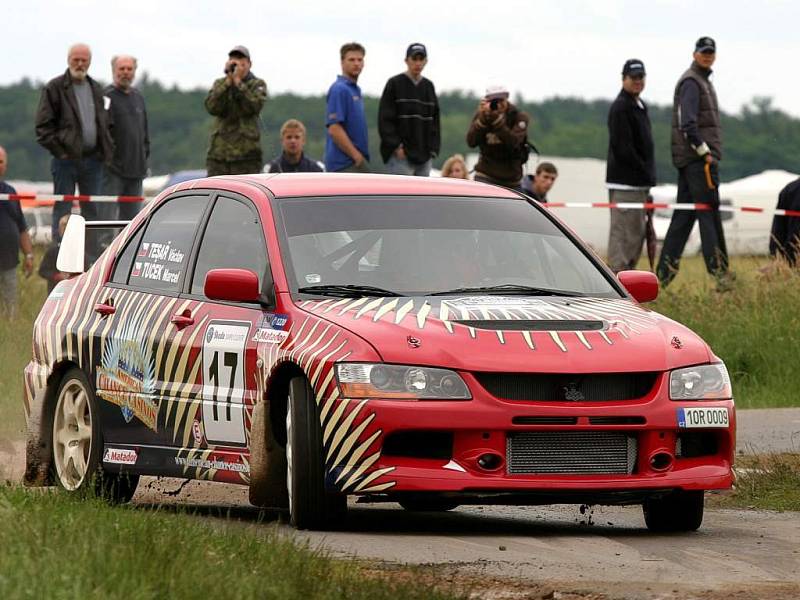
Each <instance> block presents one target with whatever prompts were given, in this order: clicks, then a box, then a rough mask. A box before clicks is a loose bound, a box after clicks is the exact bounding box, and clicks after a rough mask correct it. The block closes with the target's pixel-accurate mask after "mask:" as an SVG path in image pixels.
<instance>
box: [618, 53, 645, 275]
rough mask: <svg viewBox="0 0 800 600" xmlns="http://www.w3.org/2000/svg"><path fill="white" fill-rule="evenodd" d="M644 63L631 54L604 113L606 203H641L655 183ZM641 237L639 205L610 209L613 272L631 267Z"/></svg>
mask: <svg viewBox="0 0 800 600" xmlns="http://www.w3.org/2000/svg"><path fill="white" fill-rule="evenodd" d="M645 76H646V73H645V69H644V63H643V62H642V61H641V60H639V59H636V58H632V59H630V60H627V61H625V64H624V65H623V67H622V90H621V91H620V93H619V95H618V96H617V98H616V100H614V102H613V103H612V104H611V108H610V109H609V111H608V159H607V161H606V187H607V188H608V195H609V201H610V202H646V201H647V194H648V193H649V191H650V187H651V186H653V185H655V183H656V165H655V152H654V150H653V134H652V131H651V127H650V117H649V116H648V114H647V105H646V104H645V103H644V102H643V101H642V99H641V98H640V95H641V93H642V90H644V84H645ZM644 238H645V213H644V210H641V209H638V208H612V209H611V228H610V230H609V235H608V264H609V266H610V267H611V270H612V271H614V272H615V273H619V272H620V271H625V270H628V269H635V268H636V263H637V262H639V256H640V255H641V253H642V242H643V241H644Z"/></svg>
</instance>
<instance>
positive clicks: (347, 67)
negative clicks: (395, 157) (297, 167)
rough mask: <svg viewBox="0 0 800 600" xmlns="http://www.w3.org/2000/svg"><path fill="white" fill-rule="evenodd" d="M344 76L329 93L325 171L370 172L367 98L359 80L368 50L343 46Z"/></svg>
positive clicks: (356, 46)
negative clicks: (365, 108)
mask: <svg viewBox="0 0 800 600" xmlns="http://www.w3.org/2000/svg"><path fill="white" fill-rule="evenodd" d="M339 54H340V56H341V59H342V74H341V75H339V76H338V77H337V78H336V81H335V82H334V83H333V85H332V86H331V87H330V89H329V90H328V104H327V113H326V116H325V126H326V127H327V128H328V135H327V137H326V140H325V170H327V171H347V172H351V173H368V172H369V165H368V163H369V141H368V137H367V118H366V115H365V114H364V98H363V96H362V95H361V88H360V87H358V84H357V82H358V76H359V75H360V74H361V71H362V70H363V68H364V55H365V54H366V50H364V46H362V45H361V44H358V43H356V42H350V43H348V44H345V45H344V46H342V48H341V50H340V51H339Z"/></svg>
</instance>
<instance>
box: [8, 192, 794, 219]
mask: <svg viewBox="0 0 800 600" xmlns="http://www.w3.org/2000/svg"><path fill="white" fill-rule="evenodd" d="M0 200H16V201H19V200H30V201H35V202H37V203H40V202H62V201H66V202H73V201H77V202H142V201H144V200H150V198H146V197H144V196H82V195H68V194H64V195H59V194H0ZM542 206H543V207H544V208H639V209H666V210H699V211H707V210H712V209H711V205H710V204H689V203H685V204H674V203H670V202H545V203H543V204H542ZM719 211H720V212H731V213H732V212H744V213H767V214H772V215H780V216H784V217H800V210H785V209H782V208H774V209H767V208H761V207H758V206H730V205H722V206H720V207H719Z"/></svg>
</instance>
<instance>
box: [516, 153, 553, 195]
mask: <svg viewBox="0 0 800 600" xmlns="http://www.w3.org/2000/svg"><path fill="white" fill-rule="evenodd" d="M556 179H558V169H556V166H555V165H554V164H553V163H551V162H543V163H539V164H538V165H537V166H536V173H535V174H534V175H526V176H525V177H523V178H522V191H523V192H525V193H526V194H527V195H528V196H530V197H531V198H533V199H534V200H536V201H537V202H547V192H549V191H550V190H551V189H552V187H553V185H555V183H556Z"/></svg>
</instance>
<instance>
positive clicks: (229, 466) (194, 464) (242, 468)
mask: <svg viewBox="0 0 800 600" xmlns="http://www.w3.org/2000/svg"><path fill="white" fill-rule="evenodd" d="M175 464H176V465H177V466H179V467H189V468H192V469H193V468H199V469H216V470H217V471H234V472H236V473H249V472H250V467H249V466H248V465H245V464H242V463H236V462H228V461H226V460H218V459H207V458H185V457H183V456H176V457H175Z"/></svg>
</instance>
